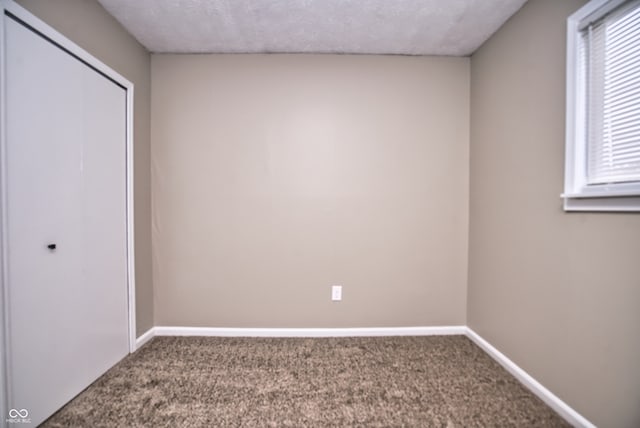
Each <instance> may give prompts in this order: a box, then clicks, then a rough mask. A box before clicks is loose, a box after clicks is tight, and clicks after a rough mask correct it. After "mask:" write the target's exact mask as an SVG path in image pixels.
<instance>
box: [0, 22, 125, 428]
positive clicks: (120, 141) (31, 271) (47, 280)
mask: <svg viewBox="0 0 640 428" xmlns="http://www.w3.org/2000/svg"><path fill="white" fill-rule="evenodd" d="M3 19H4V20H5V47H6V69H5V72H6V83H7V85H6V88H7V149H6V156H7V159H6V165H7V187H6V188H7V226H8V228H7V243H8V244H7V257H8V269H7V270H8V292H9V293H8V294H9V326H8V327H9V332H8V333H9V334H8V336H9V361H8V363H9V400H10V402H9V406H10V408H17V409H23V408H25V409H27V410H28V411H29V417H30V418H31V421H32V423H33V424H34V425H37V424H38V423H40V422H42V421H43V420H45V419H46V418H47V417H49V416H50V415H51V414H52V413H53V412H55V411H56V410H57V409H59V408H60V407H61V406H62V405H64V404H65V403H66V402H67V401H69V400H70V399H71V398H73V397H74V396H75V395H76V394H78V393H79V392H80V391H82V390H83V389H84V388H86V387H87V386H88V385H89V384H90V383H91V382H93V381H94V380H95V379H96V378H97V377H99V376H100V375H101V374H102V373H104V372H105V371H106V370H107V369H108V368H110V367H111V366H112V365H113V364H115V362H117V361H118V360H119V359H121V358H122V357H123V356H125V355H126V354H127V352H128V347H127V343H128V330H127V328H128V320H127V291H126V290H127V286H126V235H125V233H126V225H125V222H126V220H125V219H126V212H125V200H126V199H125V190H126V186H125V171H124V165H125V132H126V131H125V129H126V104H125V102H126V93H125V91H124V90H123V89H122V88H121V87H119V86H117V85H116V84H114V83H113V82H112V81H110V80H108V79H107V78H105V77H104V76H102V75H101V74H99V73H97V72H96V71H95V70H93V69H91V68H90V67H88V66H87V65H86V64H84V63H82V62H81V61H79V60H78V59H77V58H75V57H73V56H71V55H69V54H68V53H66V52H65V51H63V50H62V49H60V48H59V47H57V46H56V45H54V44H52V43H51V42H50V41H48V40H46V39H45V38H43V37H42V36H40V35H39V34H37V33H35V32H33V31H32V30H30V29H28V28H26V27H25V26H23V25H22V24H20V23H18V22H16V21H14V20H13V19H12V18H10V17H7V16H5V17H3ZM50 245H55V248H49V247H48V246H50Z"/></svg>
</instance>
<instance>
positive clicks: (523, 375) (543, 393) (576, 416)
mask: <svg viewBox="0 0 640 428" xmlns="http://www.w3.org/2000/svg"><path fill="white" fill-rule="evenodd" d="M466 330H467V331H466V334H467V337H468V338H469V339H471V340H472V341H473V342H474V343H475V344H476V345H478V346H479V347H480V348H482V350H484V351H485V352H486V353H487V354H489V356H491V357H492V358H493V359H494V360H496V361H497V362H498V363H499V364H500V365H501V366H502V367H504V368H505V369H506V370H507V371H508V372H509V373H511V374H512V375H513V377H515V378H516V379H518V380H519V381H520V383H522V384H523V385H524V386H526V387H527V388H528V389H529V390H530V391H531V392H532V393H534V394H535V395H537V396H538V398H540V399H541V400H542V401H544V402H545V403H546V404H547V405H548V406H549V407H551V408H552V409H553V410H555V411H556V412H557V413H558V414H559V415H560V416H562V417H563V418H564V419H565V420H566V421H567V422H569V423H570V424H571V425H573V426H575V427H584V428H596V427H595V425H593V424H592V423H591V422H589V421H588V420H587V418H585V417H584V416H582V415H581V414H580V413H578V412H576V411H575V410H573V409H572V408H571V407H570V406H569V405H568V404H567V403H565V402H564V401H562V400H561V399H560V398H558V396H557V395H555V394H554V393H553V392H551V391H549V390H548V389H547V388H545V387H544V386H542V384H541V383H540V382H538V381H537V380H535V379H534V378H533V377H532V376H531V375H529V373H527V372H525V371H524V370H522V369H521V368H520V367H519V366H518V365H517V364H516V363H514V362H513V361H511V360H510V359H509V358H507V356H506V355H504V354H503V353H502V352H500V351H498V350H497V349H496V348H494V347H493V346H492V345H491V344H490V343H489V342H487V341H486V340H484V339H483V338H482V337H480V335H478V333H476V332H475V331H473V330H471V329H470V328H469V327H467V328H466Z"/></svg>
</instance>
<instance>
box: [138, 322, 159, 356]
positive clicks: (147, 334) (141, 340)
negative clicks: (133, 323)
mask: <svg viewBox="0 0 640 428" xmlns="http://www.w3.org/2000/svg"><path fill="white" fill-rule="evenodd" d="M155 336H156V328H155V327H151V328H150V329H149V330H147V331H146V332H144V333H143V334H142V335H141V336H140V337H138V338H137V339H136V350H138V349H140V347H141V346H142V345H144V344H145V343H147V342H148V341H150V340H151V339H153V338H154V337H155Z"/></svg>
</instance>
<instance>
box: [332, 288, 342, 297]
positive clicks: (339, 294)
mask: <svg viewBox="0 0 640 428" xmlns="http://www.w3.org/2000/svg"><path fill="white" fill-rule="evenodd" d="M331 300H333V301H340V300H342V285H333V286H331Z"/></svg>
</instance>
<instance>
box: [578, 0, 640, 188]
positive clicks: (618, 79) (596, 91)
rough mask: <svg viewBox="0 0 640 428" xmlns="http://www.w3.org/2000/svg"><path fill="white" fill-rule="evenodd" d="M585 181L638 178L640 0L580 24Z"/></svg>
mask: <svg viewBox="0 0 640 428" xmlns="http://www.w3.org/2000/svg"><path fill="white" fill-rule="evenodd" d="M580 37H581V43H580V52H579V61H581V62H582V64H583V66H582V67H581V69H582V70H583V72H582V73H581V74H582V75H581V76H579V80H580V81H582V82H583V84H585V85H586V87H585V89H586V91H585V92H586V102H587V106H586V115H585V119H586V122H587V123H586V130H587V148H586V155H587V162H586V169H587V171H586V180H587V184H588V185H598V184H609V183H629V182H640V1H632V2H628V3H625V4H624V5H623V6H621V7H620V8H618V9H616V10H614V11H612V12H610V13H609V14H607V15H605V16H604V17H602V18H600V19H599V20H597V21H595V22H589V23H587V24H586V25H585V26H584V28H582V29H581V35H580Z"/></svg>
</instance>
